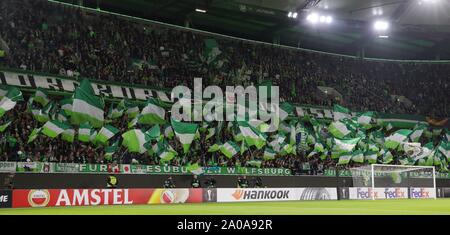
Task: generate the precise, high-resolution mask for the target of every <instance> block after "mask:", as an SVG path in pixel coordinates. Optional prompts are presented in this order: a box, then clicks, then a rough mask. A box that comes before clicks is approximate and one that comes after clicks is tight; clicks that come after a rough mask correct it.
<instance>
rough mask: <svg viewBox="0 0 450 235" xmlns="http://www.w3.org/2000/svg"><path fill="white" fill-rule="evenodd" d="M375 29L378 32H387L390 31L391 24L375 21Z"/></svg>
mask: <svg viewBox="0 0 450 235" xmlns="http://www.w3.org/2000/svg"><path fill="white" fill-rule="evenodd" d="M373 28H374V29H375V30H376V31H386V30H388V29H389V22H387V21H384V20H377V21H375V23H374V24H373Z"/></svg>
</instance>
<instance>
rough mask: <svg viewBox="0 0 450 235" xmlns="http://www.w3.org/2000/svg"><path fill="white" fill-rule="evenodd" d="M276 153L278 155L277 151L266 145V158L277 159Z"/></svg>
mask: <svg viewBox="0 0 450 235" xmlns="http://www.w3.org/2000/svg"><path fill="white" fill-rule="evenodd" d="M275 155H276V153H275V151H273V149H272V148H270V147H266V149H265V150H264V156H263V158H264V160H273V159H275Z"/></svg>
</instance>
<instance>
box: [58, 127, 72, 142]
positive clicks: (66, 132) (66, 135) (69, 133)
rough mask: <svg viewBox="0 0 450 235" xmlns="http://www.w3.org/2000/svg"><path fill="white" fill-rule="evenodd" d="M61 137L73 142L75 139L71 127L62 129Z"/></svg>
mask: <svg viewBox="0 0 450 235" xmlns="http://www.w3.org/2000/svg"><path fill="white" fill-rule="evenodd" d="M61 139H62V140H65V141H67V142H70V143H73V141H74V139H75V130H74V129H73V128H69V129H66V130H64V131H63V133H61Z"/></svg>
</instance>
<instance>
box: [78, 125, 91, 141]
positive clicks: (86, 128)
mask: <svg viewBox="0 0 450 235" xmlns="http://www.w3.org/2000/svg"><path fill="white" fill-rule="evenodd" d="M92 132H93V131H92V126H91V125H89V123H83V124H81V125H80V128H79V129H78V140H79V141H81V142H86V143H87V142H89V141H90V139H91V134H92Z"/></svg>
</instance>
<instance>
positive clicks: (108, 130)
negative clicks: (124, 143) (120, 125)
mask: <svg viewBox="0 0 450 235" xmlns="http://www.w3.org/2000/svg"><path fill="white" fill-rule="evenodd" d="M117 133H119V129H117V128H115V127H113V126H111V125H105V126H104V127H102V129H100V131H99V132H98V134H97V136H96V137H95V140H96V141H98V142H100V143H102V144H105V143H106V142H107V141H108V140H109V139H111V138H112V137H113V136H114V135H115V134H117Z"/></svg>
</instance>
